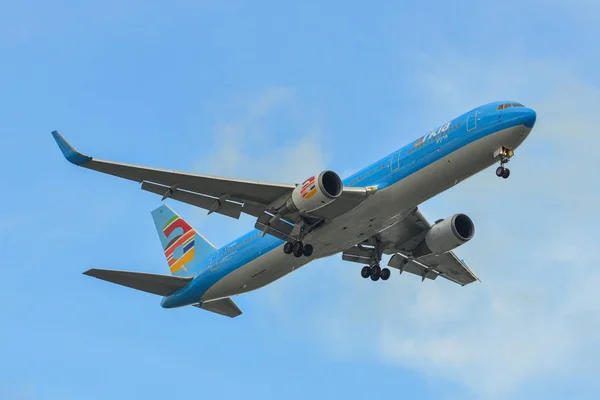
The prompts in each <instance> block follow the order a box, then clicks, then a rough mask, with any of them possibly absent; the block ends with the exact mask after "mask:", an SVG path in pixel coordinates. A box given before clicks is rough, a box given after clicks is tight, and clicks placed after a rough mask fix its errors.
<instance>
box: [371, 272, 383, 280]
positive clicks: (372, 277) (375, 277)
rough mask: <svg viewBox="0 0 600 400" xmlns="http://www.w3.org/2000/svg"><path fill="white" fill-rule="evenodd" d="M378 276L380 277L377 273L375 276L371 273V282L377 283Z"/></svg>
mask: <svg viewBox="0 0 600 400" xmlns="http://www.w3.org/2000/svg"><path fill="white" fill-rule="evenodd" d="M380 276H381V275H380V274H379V273H377V274H374V273H373V272H371V280H372V281H378V280H379V278H380Z"/></svg>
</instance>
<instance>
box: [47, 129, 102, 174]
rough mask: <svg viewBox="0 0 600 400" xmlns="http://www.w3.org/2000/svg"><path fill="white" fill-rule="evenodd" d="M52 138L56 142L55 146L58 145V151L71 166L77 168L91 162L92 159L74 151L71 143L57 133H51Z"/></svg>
mask: <svg viewBox="0 0 600 400" xmlns="http://www.w3.org/2000/svg"><path fill="white" fill-rule="evenodd" d="M52 136H54V140H56V144H58V147H59V148H60V151H62V153H63V155H64V156H65V158H66V159H67V161H68V162H70V163H71V164H75V165H78V166H79V165H83V164H85V163H87V162H89V161H92V157H89V156H86V155H83V154H81V153H80V152H78V151H77V150H75V148H74V147H73V146H71V143H69V142H67V140H66V139H65V138H64V137H62V135H61V134H60V133H58V131H52Z"/></svg>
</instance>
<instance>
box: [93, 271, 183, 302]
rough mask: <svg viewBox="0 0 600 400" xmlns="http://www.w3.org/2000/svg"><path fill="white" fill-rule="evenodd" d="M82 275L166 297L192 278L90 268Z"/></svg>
mask: <svg viewBox="0 0 600 400" xmlns="http://www.w3.org/2000/svg"><path fill="white" fill-rule="evenodd" d="M83 274H84V275H88V276H93V277H94V278H98V279H102V280H103V281H108V282H112V283H116V284H117V285H122V286H127V287H130V288H132V289H137V290H141V291H142V292H148V293H153V294H157V295H160V296H168V295H170V294H171V293H173V292H174V291H176V290H178V289H181V288H182V287H184V286H186V285H187V284H188V283H190V282H191V281H192V279H193V278H192V277H185V278H184V277H179V276H172V275H160V274H148V273H145V272H130V271H114V270H108V269H96V268H92V269H90V270H88V271H85V272H84V273H83Z"/></svg>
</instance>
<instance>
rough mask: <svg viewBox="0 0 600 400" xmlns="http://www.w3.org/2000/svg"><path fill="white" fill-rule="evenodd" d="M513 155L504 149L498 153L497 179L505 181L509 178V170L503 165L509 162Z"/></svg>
mask: <svg viewBox="0 0 600 400" xmlns="http://www.w3.org/2000/svg"><path fill="white" fill-rule="evenodd" d="M496 154H498V153H496ZM513 154H514V152H513V151H512V150H511V149H507V148H504V147H503V148H502V149H501V150H500V151H499V155H500V166H499V167H498V168H496V176H497V177H498V178H504V179H507V178H508V177H509V176H510V169H508V168H506V167H505V166H504V164H506V163H507V162H509V161H510V158H511V157H512V156H513Z"/></svg>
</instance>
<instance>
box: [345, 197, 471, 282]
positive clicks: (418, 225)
mask: <svg viewBox="0 0 600 400" xmlns="http://www.w3.org/2000/svg"><path fill="white" fill-rule="evenodd" d="M430 228H431V224H430V223H429V222H427V220H426V219H425V217H423V215H422V214H421V213H420V212H419V211H418V210H417V209H415V210H413V211H411V212H410V213H408V214H407V215H406V216H405V217H404V218H403V219H401V220H400V221H399V222H397V223H396V224H394V225H392V226H391V227H390V228H388V229H386V230H385V231H382V232H380V233H379V234H378V235H377V236H376V237H373V238H369V239H368V240H366V241H365V242H363V243H361V244H360V245H357V246H354V247H352V248H350V249H347V250H346V251H344V253H343V254H342V258H343V259H344V260H346V261H354V262H360V263H363V264H365V263H366V264H369V262H371V261H373V260H375V259H377V252H378V251H379V252H380V253H386V254H393V256H392V258H391V259H390V261H389V263H388V266H390V267H393V268H397V269H399V270H400V273H402V272H409V273H411V274H415V275H418V276H420V277H421V279H422V280H425V279H432V280H433V279H436V278H437V277H438V276H441V277H442V278H446V279H448V280H450V281H452V282H455V283H458V284H459V285H462V286H464V285H467V284H469V283H472V282H475V281H478V280H479V279H478V278H477V276H475V274H474V273H473V272H472V271H471V270H470V269H469V267H468V266H467V265H466V264H465V263H464V262H463V261H462V260H460V259H459V258H458V257H456V254H454V252H452V251H450V252H448V253H445V254H442V255H434V254H429V255H426V256H422V257H419V258H413V257H411V251H412V250H413V249H414V248H415V247H416V246H417V245H418V244H419V243H421V241H423V239H424V238H425V235H426V234H427V231H429V229H430ZM378 249H379V250H378ZM379 257H380V256H379Z"/></svg>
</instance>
